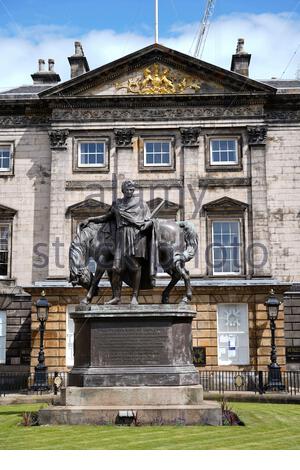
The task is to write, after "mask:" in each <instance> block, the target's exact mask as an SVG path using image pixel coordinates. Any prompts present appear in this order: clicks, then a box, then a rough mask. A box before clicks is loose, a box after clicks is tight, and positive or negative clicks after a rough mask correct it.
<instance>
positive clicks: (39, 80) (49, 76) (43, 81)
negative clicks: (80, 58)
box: [31, 59, 60, 85]
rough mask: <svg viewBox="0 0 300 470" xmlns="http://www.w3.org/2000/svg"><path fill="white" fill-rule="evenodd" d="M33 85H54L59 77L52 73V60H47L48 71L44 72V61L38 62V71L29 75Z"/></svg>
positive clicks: (58, 80)
mask: <svg viewBox="0 0 300 470" xmlns="http://www.w3.org/2000/svg"><path fill="white" fill-rule="evenodd" d="M31 77H32V80H33V84H34V85H55V83H58V82H60V76H59V75H58V74H57V73H55V71H54V60H53V59H48V70H45V61H44V59H39V60H38V71H37V72H35V73H33V74H32V75H31Z"/></svg>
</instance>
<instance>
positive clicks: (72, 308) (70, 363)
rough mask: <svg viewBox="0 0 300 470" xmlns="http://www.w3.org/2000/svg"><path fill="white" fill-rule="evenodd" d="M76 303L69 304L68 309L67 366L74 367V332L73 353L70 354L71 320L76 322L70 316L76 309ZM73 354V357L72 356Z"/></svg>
mask: <svg viewBox="0 0 300 470" xmlns="http://www.w3.org/2000/svg"><path fill="white" fill-rule="evenodd" d="M75 307H76V306H75V305H68V306H67V310H66V367H73V366H74V333H75V331H74V333H73V339H72V348H71V349H72V352H73V354H72V355H71V354H70V348H69V337H70V336H71V333H69V331H70V324H71V322H74V320H72V318H70V313H71V312H74V311H75ZM71 356H72V357H71Z"/></svg>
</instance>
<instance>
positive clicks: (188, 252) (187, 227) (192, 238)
mask: <svg viewBox="0 0 300 470" xmlns="http://www.w3.org/2000/svg"><path fill="white" fill-rule="evenodd" d="M177 223H178V225H179V227H181V228H182V229H183V235H184V241H185V245H186V248H185V250H184V252H183V253H182V256H183V257H184V260H185V262H187V261H190V260H191V259H193V258H194V256H195V253H196V250H197V248H198V234H197V232H196V230H195V227H194V225H193V224H192V223H191V222H188V221H182V222H177Z"/></svg>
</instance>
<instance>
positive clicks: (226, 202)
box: [202, 196, 248, 213]
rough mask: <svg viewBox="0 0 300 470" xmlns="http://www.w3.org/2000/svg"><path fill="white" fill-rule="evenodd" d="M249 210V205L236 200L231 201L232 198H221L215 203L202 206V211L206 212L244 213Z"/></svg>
mask: <svg viewBox="0 0 300 470" xmlns="http://www.w3.org/2000/svg"><path fill="white" fill-rule="evenodd" d="M247 208H248V204H246V203H245V202H241V201H238V200H236V199H231V198H230V197H227V196H225V197H221V198H220V199H216V200H214V201H211V202H208V203H207V204H204V205H203V206H202V209H203V210H204V211H205V212H218V213H219V212H221V213H229V212H243V211H245V210H246V209H247Z"/></svg>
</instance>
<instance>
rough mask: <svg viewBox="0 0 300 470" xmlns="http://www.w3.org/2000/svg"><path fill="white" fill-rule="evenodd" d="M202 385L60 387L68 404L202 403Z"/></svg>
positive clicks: (62, 400)
mask: <svg viewBox="0 0 300 470" xmlns="http://www.w3.org/2000/svg"><path fill="white" fill-rule="evenodd" d="M202 401H203V388H202V386H201V385H190V386H181V387H167V386H165V387H109V388H108V387H67V388H65V389H63V390H62V391H61V405H65V406H101V407H103V406H115V405H116V404H120V405H121V406H140V405H142V406H144V405H145V406H148V405H152V406H157V405H159V406H160V405H200V404H201V403H202Z"/></svg>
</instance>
